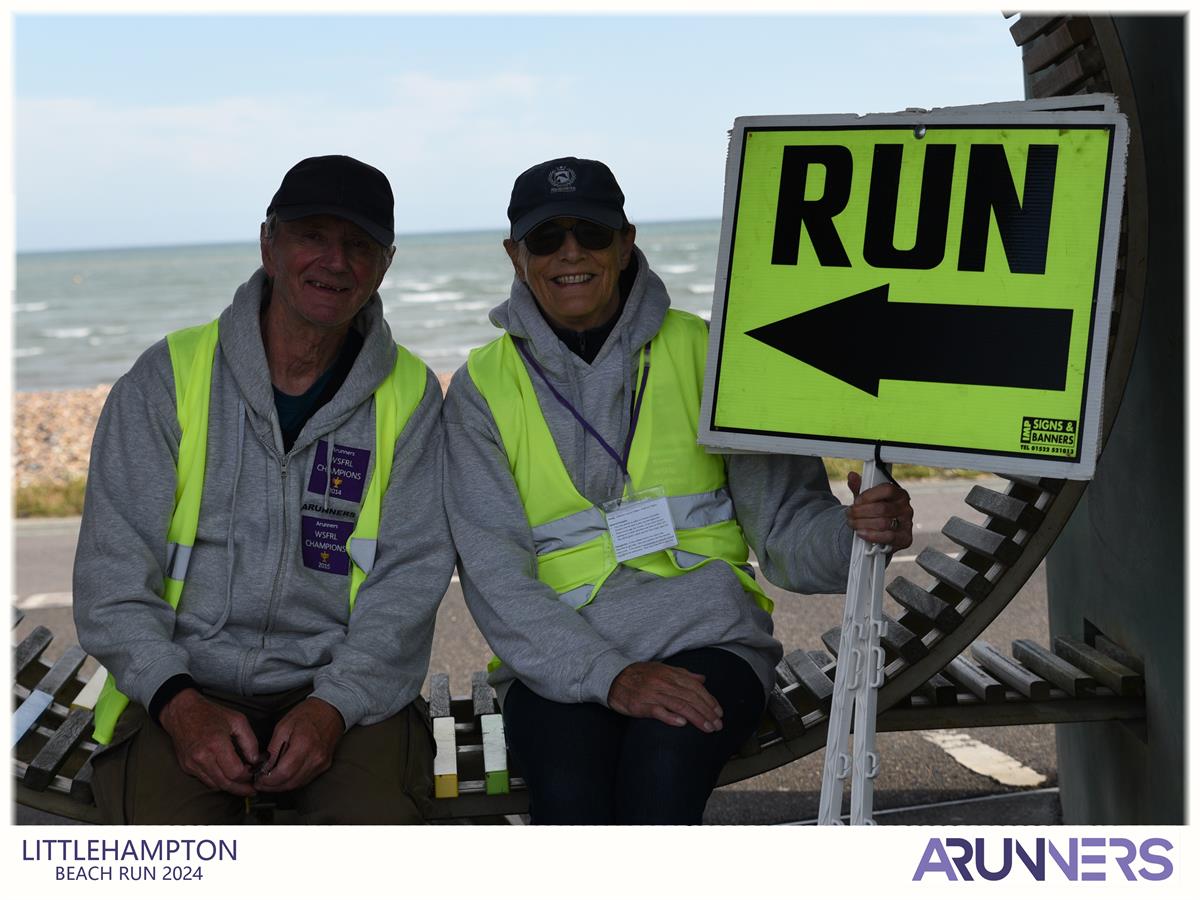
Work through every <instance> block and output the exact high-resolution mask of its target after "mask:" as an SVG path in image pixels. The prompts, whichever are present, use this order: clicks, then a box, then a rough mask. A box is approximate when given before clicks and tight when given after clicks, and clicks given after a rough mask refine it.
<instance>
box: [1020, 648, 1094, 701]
mask: <svg viewBox="0 0 1200 900" xmlns="http://www.w3.org/2000/svg"><path fill="white" fill-rule="evenodd" d="M1012 652H1013V657H1014V658H1015V659H1016V660H1017V662H1019V663H1021V664H1022V665H1023V666H1025V668H1027V669H1029V671H1031V672H1036V673H1037V674H1038V675H1041V676H1042V677H1043V678H1045V679H1046V680H1047V681H1050V682H1052V683H1054V684H1055V685H1057V686H1058V687H1060V688H1062V690H1064V691H1066V692H1067V693H1068V694H1070V695H1071V696H1072V697H1078V696H1079V695H1080V694H1085V693H1088V692H1090V691H1092V690H1093V689H1095V687H1096V679H1095V678H1093V677H1092V676H1091V675H1089V674H1088V673H1087V672H1084V671H1083V670H1082V669H1079V668H1077V667H1076V666H1073V665H1071V664H1070V663H1069V662H1067V661H1066V660H1065V659H1063V658H1062V657H1061V656H1055V655H1054V654H1053V653H1051V652H1050V651H1049V650H1047V649H1046V648H1045V647H1043V646H1042V645H1041V644H1038V643H1037V642H1036V641H1031V640H1027V639H1025V638H1021V639H1019V640H1015V641H1013V644H1012Z"/></svg>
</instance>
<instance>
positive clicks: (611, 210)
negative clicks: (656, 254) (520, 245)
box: [508, 156, 626, 241]
mask: <svg viewBox="0 0 1200 900" xmlns="http://www.w3.org/2000/svg"><path fill="white" fill-rule="evenodd" d="M559 216H569V217H571V218H575V219H586V220H587V221H589V222H597V223H599V224H601V225H607V226H608V227H609V228H622V227H624V226H625V224H626V219H625V195H624V194H622V193H621V188H620V186H619V185H618V184H617V179H616V178H614V177H613V173H612V172H611V171H610V170H609V168H608V166H606V165H605V164H604V163H602V162H598V161H597V160H594V159H578V158H576V157H574V156H564V157H561V158H560V159H552V160H549V161H548V162H544V163H539V164H538V165H536V166H533V167H532V168H529V169H526V170H525V171H524V172H522V173H521V174H520V175H518V176H517V180H516V181H515V182H513V189H512V198H511V199H510V200H509V203H508V221H509V222H511V223H512V232H511V233H512V238H513V240H515V241H519V240H521V239H523V238H524V237H525V235H527V234H528V233H529V232H530V230H531V229H533V228H534V227H536V226H538V225H541V224H542V223H543V222H545V221H547V220H548V219H555V218H558V217H559Z"/></svg>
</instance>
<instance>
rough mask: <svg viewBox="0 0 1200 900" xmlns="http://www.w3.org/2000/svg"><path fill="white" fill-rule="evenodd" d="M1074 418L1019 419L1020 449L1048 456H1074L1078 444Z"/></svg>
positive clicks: (1076, 423)
mask: <svg viewBox="0 0 1200 900" xmlns="http://www.w3.org/2000/svg"><path fill="white" fill-rule="evenodd" d="M1077 426H1078V422H1077V421H1076V420H1075V419H1038V418H1033V417H1031V416H1025V417H1023V418H1022V419H1021V449H1022V450H1025V451H1027V452H1030V453H1045V454H1047V455H1049V456H1075V455H1076V448H1077V447H1078V446H1079V433H1078V431H1079V429H1078V427H1077Z"/></svg>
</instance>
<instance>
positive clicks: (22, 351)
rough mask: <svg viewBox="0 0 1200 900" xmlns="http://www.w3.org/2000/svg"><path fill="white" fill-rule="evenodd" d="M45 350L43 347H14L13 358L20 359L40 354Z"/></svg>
mask: <svg viewBox="0 0 1200 900" xmlns="http://www.w3.org/2000/svg"><path fill="white" fill-rule="evenodd" d="M45 352H46V348H45V347H14V348H13V359H22V358H23V357H26V356H41V355H42V354H43V353H45Z"/></svg>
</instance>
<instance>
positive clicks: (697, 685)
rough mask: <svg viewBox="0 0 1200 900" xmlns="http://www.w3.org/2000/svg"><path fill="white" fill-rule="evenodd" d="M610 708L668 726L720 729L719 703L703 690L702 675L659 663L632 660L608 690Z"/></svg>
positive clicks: (721, 723) (708, 729)
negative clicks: (654, 720)
mask: <svg viewBox="0 0 1200 900" xmlns="http://www.w3.org/2000/svg"><path fill="white" fill-rule="evenodd" d="M608 705H609V708H610V709H614V710H616V711H617V712H619V713H621V714H622V715H625V716H632V717H633V718H636V719H658V720H659V721H660V722H665V723H666V724H668V725H675V726H683V725H686V724H688V723H689V722H690V723H692V724H693V725H695V726H696V727H697V728H699V729H700V730H701V731H720V730H721V728H722V727H723V725H724V723H723V722H722V721H721V716H722V715H723V713H722V712H721V706H720V704H718V703H717V701H716V698H715V697H713V695H712V694H710V693H709V692H708V691H706V690H705V689H704V676H703V675H698V674H696V673H695V672H689V671H688V670H687V669H681V668H679V667H677V666H668V665H666V664H665V663H659V662H639V663H632V664H630V665H628V666H626V667H625V668H624V669H622V670H621V672H620V674H619V675H617V677H616V678H614V679H613V682H612V686H611V687H609V689H608Z"/></svg>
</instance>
